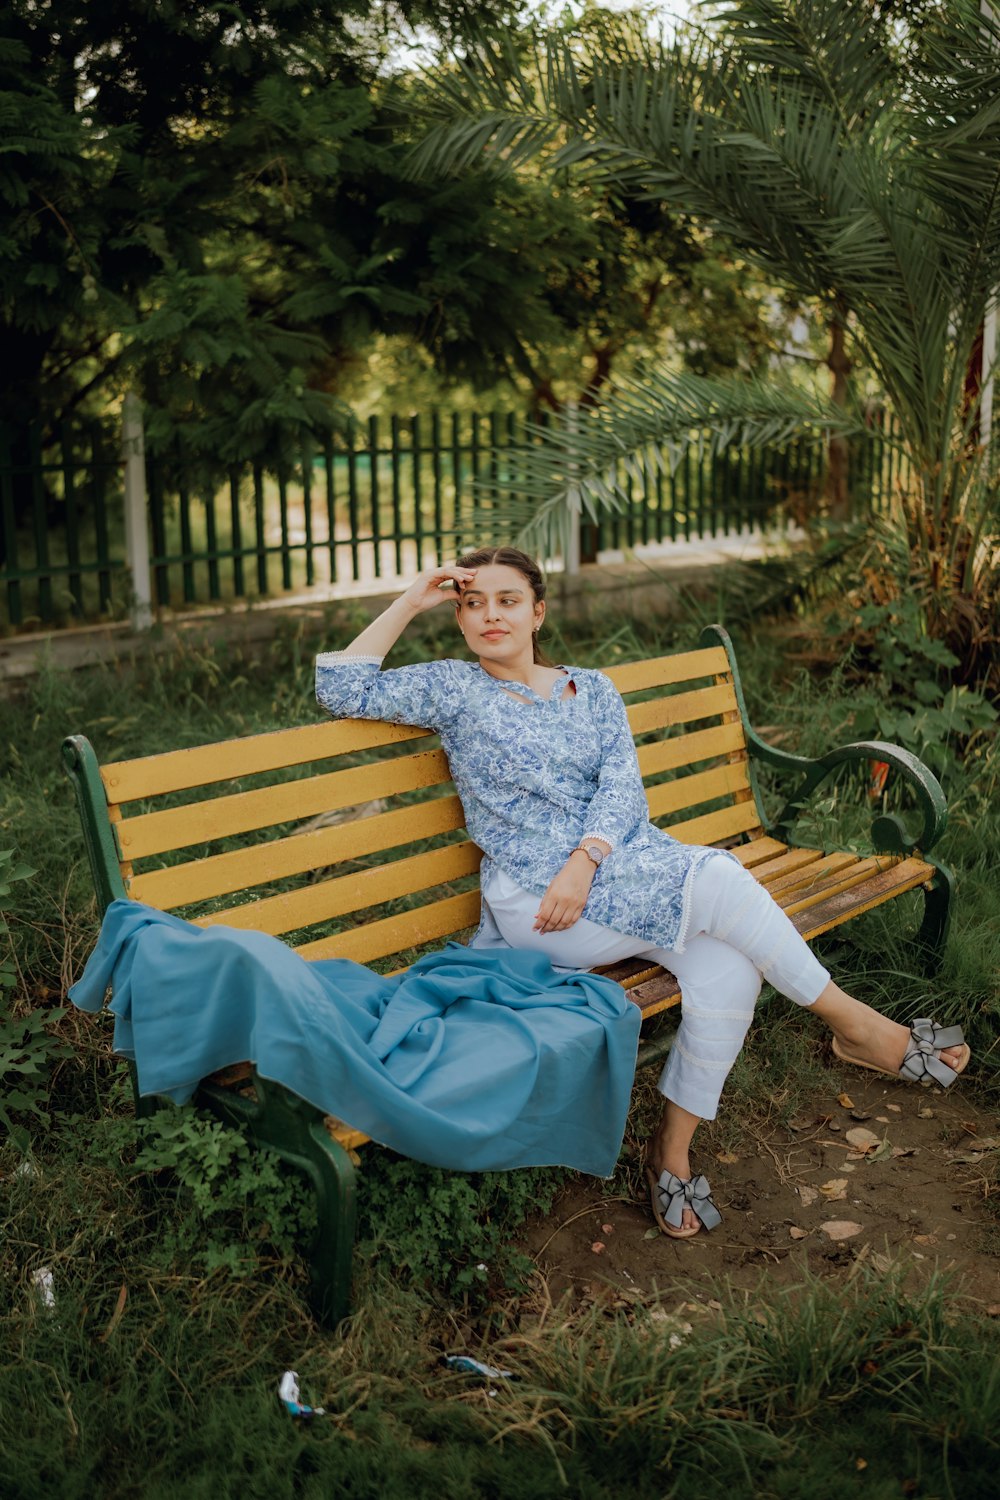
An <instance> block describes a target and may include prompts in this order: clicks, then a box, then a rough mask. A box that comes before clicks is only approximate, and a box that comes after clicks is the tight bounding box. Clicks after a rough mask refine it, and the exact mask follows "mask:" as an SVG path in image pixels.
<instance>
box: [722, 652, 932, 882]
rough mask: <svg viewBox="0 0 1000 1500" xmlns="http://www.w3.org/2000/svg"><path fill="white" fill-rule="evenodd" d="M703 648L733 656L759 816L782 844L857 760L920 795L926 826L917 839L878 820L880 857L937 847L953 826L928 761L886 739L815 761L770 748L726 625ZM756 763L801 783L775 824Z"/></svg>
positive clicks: (889, 819)
mask: <svg viewBox="0 0 1000 1500" xmlns="http://www.w3.org/2000/svg"><path fill="white" fill-rule="evenodd" d="M701 644H702V645H703V646H720V645H721V646H723V647H724V648H725V651H726V654H727V656H728V657H729V665H730V668H731V671H732V674H733V685H734V688H735V690H736V698H737V702H738V704H739V709H740V715H741V717H742V719H743V729H744V733H745V735H746V743H747V749H748V751H749V753H750V757H751V762H750V764H751V771H750V782H751V786H752V788H753V793H754V796H755V798H756V800H757V809H758V812H759V813H760V814H761V822H762V825H763V826H764V827H765V828H766V829H767V832H768V833H769V834H771V835H772V837H774V838H777V839H781V840H782V842H783V843H787V842H788V837H789V832H788V831H789V827H790V825H791V824H792V823H793V822H794V821H795V818H796V817H797V815H798V813H799V812H800V811H801V810H802V809H803V807H804V806H805V805H806V802H807V801H808V799H809V797H810V796H811V795H812V793H813V792H814V791H815V789H816V787H817V786H818V785H819V784H820V782H821V781H823V780H824V779H825V778H826V777H827V776H829V774H830V772H831V771H834V770H836V769H837V767H838V766H842V765H847V764H849V763H850V762H851V761H872V760H880V761H884V762H885V763H886V764H887V765H889V766H891V767H892V768H893V769H894V770H895V771H897V772H898V773H899V774H900V775H901V776H902V777H903V779H904V780H905V781H907V782H908V783H909V784H910V786H912V788H913V790H914V792H915V793H916V800H917V805H918V808H919V811H920V815H921V818H922V826H921V829H920V832H919V834H918V835H917V836H916V837H911V835H910V833H909V831H908V829H907V827H906V824H905V823H904V821H903V819H902V818H900V817H899V816H898V815H897V814H896V813H883V814H882V815H881V816H879V817H877V818H875V819H874V820H873V822H872V826H871V838H872V847H873V848H874V849H875V852H876V853H877V854H912V853H913V852H914V851H915V850H917V849H919V850H920V852H921V853H922V854H926V853H927V852H928V850H930V849H931V848H932V847H933V846H934V844H936V843H937V841H938V840H939V839H940V837H941V835H942V834H943V833H944V830H945V827H946V825H947V821H948V809H947V803H946V801H945V795H944V790H943V788H942V786H941V783H940V782H939V781H938V779H937V777H936V776H935V775H934V773H933V771H931V770H930V768H929V767H928V766H925V765H924V763H923V761H922V760H919V759H918V757H917V756H915V755H913V754H911V752H910V751H909V750H904V749H902V747H901V746H899V745H890V744H886V743H885V742H884V741H882V740H858V741H857V742H856V743H854V744H851V745H841V746H839V747H838V748H837V749H835V750H828V751H827V752H826V754H825V755H820V756H817V757H816V758H815V759H812V758H811V757H809V756H807V755H796V754H794V753H793V752H792V751H790V750H781V749H779V747H778V746H777V745H769V744H768V743H767V741H766V740H763V739H761V737H760V735H759V734H757V733H756V731H755V730H754V729H753V728H752V727H751V725H750V719H749V715H748V713H747V709H746V702H745V700H744V698H743V689H742V686H741V684H740V678H739V669H738V667H737V665H736V653H735V650H734V647H733V643H732V641H731V639H730V637H729V635H728V633H727V631H725V630H724V629H723V627H722V626H721V625H708V626H706V628H705V629H704V630H703V631H702V634H701ZM755 760H758V761H762V762H763V763H764V764H765V765H768V766H773V767H774V769H775V770H779V771H793V772H796V773H798V775H799V777H800V778H801V779H800V781H799V783H798V786H797V787H796V789H795V792H794V793H793V795H792V796H791V797H790V798H789V800H788V801H787V802H786V803H785V805H784V807H783V808H782V809H781V812H780V813H779V814H778V816H777V818H776V819H774V820H773V821H771V820H769V819H767V818H766V817H765V816H764V809H763V802H762V799H761V796H760V788H759V786H758V784H757V778H756V775H755V774H754V771H753V762H754V761H755Z"/></svg>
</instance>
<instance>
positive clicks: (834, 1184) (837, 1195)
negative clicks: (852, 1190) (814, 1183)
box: [819, 1177, 847, 1203]
mask: <svg viewBox="0 0 1000 1500" xmlns="http://www.w3.org/2000/svg"><path fill="white" fill-rule="evenodd" d="M819 1190H820V1192H821V1193H822V1194H823V1197H824V1198H826V1199H828V1200H829V1201H830V1202H831V1203H839V1201H840V1199H841V1198H846V1197H847V1178H846V1177H831V1179H830V1181H829V1182H821V1183H820V1186H819Z"/></svg>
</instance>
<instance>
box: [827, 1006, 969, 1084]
mask: <svg viewBox="0 0 1000 1500" xmlns="http://www.w3.org/2000/svg"><path fill="white" fill-rule="evenodd" d="M910 1037H911V1041H910V1045H909V1046H908V1047H907V1049H906V1052H905V1053H904V1055H903V1061H902V1063H901V1064H900V1068H899V1072H898V1073H893V1072H892V1070H891V1069H890V1068H879V1067H876V1065H875V1064H874V1063H870V1062H865V1061H864V1059H863V1058H860V1057H852V1056H851V1054H850V1053H849V1052H845V1051H844V1049H843V1047H841V1045H840V1043H839V1042H838V1041H837V1038H836V1037H834V1039H833V1043H832V1049H833V1055H834V1057H836V1058H839V1059H840V1061H841V1062H845V1063H851V1064H852V1065H853V1066H854V1067H856V1068H867V1069H868V1071H869V1073H881V1074H882V1076H883V1077H884V1078H895V1079H900V1078H902V1079H904V1080H905V1081H906V1082H908V1083H922V1084H924V1085H926V1084H929V1083H939V1084H940V1085H941V1087H942V1088H943V1089H947V1088H950V1087H951V1085H952V1084H953V1083H954V1082H955V1079H956V1078H957V1077H958V1075H959V1073H964V1072H965V1069H966V1068H967V1067H968V1064H969V1058H970V1057H971V1056H972V1053H971V1051H970V1050H969V1047H968V1045H967V1043H966V1040H965V1037H964V1036H963V1035H962V1028H961V1026H939V1025H938V1023H937V1021H932V1020H931V1019H930V1017H928V1016H921V1017H920V1018H919V1019H918V1020H916V1021H913V1022H911V1024H910ZM947 1047H961V1049H962V1055H961V1057H960V1058H959V1060H958V1062H957V1063H956V1064H955V1066H954V1067H952V1066H951V1064H950V1063H946V1062H945V1061H944V1060H943V1058H942V1056H941V1053H942V1052H943V1051H944V1050H945V1048H947Z"/></svg>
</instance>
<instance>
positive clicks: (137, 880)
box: [65, 646, 763, 966]
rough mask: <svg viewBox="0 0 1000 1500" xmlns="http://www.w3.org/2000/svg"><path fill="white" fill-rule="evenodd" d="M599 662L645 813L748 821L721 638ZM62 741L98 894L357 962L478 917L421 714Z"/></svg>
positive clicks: (415, 944) (738, 830) (709, 830)
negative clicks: (633, 751)
mask: <svg viewBox="0 0 1000 1500" xmlns="http://www.w3.org/2000/svg"><path fill="white" fill-rule="evenodd" d="M608 676H609V677H610V678H611V679H612V681H613V682H614V683H615V685H616V686H617V687H618V689H619V691H620V692H621V693H622V694H623V696H624V697H625V699H626V703H627V705H628V713H629V720H630V722H631V725H632V730H633V733H634V734H635V736H636V742H637V745H638V753H639V764H640V767H641V769H642V772H643V777H644V780H645V782H646V787H647V793H648V797H649V807H650V815H651V816H652V817H653V818H654V819H655V820H656V821H657V822H658V823H659V825H660V826H661V827H665V828H666V829H667V830H668V831H669V832H670V833H672V834H673V835H674V836H675V837H676V838H679V839H682V840H684V841H685V842H688V843H699V844H715V843H734V842H739V841H741V840H742V839H743V838H746V837H750V838H754V837H759V836H760V835H761V834H762V831H763V830H762V828H761V819H760V815H759V812H758V809H757V806H756V802H755V799H754V795H753V791H752V789H751V783H750V778H749V767H748V757H747V748H746V741H745V736H744V731H743V723H742V719H741V715H740V710H739V703H738V699H737V694H736V690H735V686H734V682H733V674H732V671H731V668H730V664H729V659H728V657H727V654H726V651H725V649H724V648H723V647H722V646H713V647H709V648H707V649H703V650H698V651H690V652H685V653H683V654H679V655H674V656H663V657H658V658H656V659H654V660H650V661H642V662H633V663H629V664H627V665H625V666H620V667H613V668H611V669H610V670H609V671H608ZM65 755H66V760H67V765H68V769H69V770H70V773H71V775H72V776H73V778H74V780H75V782H76V785H77V789H78V793H79V796H80V801H81V810H82V812H83V817H84V824H85V829H86V831H87V840H88V847H89V852H90V856H91V862H92V865H93V867H94V874H95V880H96V882H97V885H98V890H99V891H100V892H101V894H102V899H103V901H104V902H105V903H106V902H107V901H108V900H111V899H113V898H114V896H116V895H122V894H125V895H128V896H130V897H132V898H134V899H136V900H139V901H143V902H146V903H147V904H148V905H150V906H155V907H158V908H160V909H161V910H165V911H176V912H178V914H180V915H182V916H185V917H188V918H189V919H190V920H192V921H195V922H197V923H198V924H200V925H210V924H212V923H219V922H225V923H228V924H230V925H231V926H236V927H245V928H254V929H256V930H258V931H263V932H268V933H272V934H275V935H281V936H283V937H285V938H286V939H290V940H291V942H292V943H293V946H295V947H296V948H297V949H298V951H299V952H300V953H302V954H304V955H306V956H307V957H310V958H332V957H337V958H351V959H355V960H357V961H358V962H362V963H370V962H372V961H373V960H382V959H387V958H390V959H396V958H398V959H399V961H400V962H406V961H409V960H410V959H411V958H412V956H413V950H414V949H417V948H419V947H420V946H421V945H423V944H425V943H430V942H435V943H439V942H441V941H442V940H443V939H445V938H448V937H450V936H453V935H456V934H458V933H460V932H462V931H463V930H465V929H467V928H469V927H470V926H472V925H474V924H475V923H476V922H477V921H478V917H479V892H478V881H477V878H476V872H477V870H478V867H479V861H480V851H479V850H478V849H477V848H476V846H475V845H474V844H472V843H471V841H470V840H469V839H468V838H466V837H463V834H464V816H463V812H462V807H461V804H460V802H459V800H458V798H457V796H456V795H455V793H454V789H453V787H452V786H451V784H450V773H449V769H448V763H447V760H446V758H445V755H444V752H443V751H442V750H441V749H440V748H437V741H436V740H435V739H433V738H432V737H430V736H429V735H428V732H427V731H426V730H422V729H414V728H409V727H406V726H400V725H392V724H384V723H372V722H367V721H364V720H360V719H349V720H337V721H330V722H326V723H322V724H315V725H307V726H304V727H302V728H299V729H288V730H278V731H276V732H274V733H270V734H258V735H250V736H246V737H244V738H240V739H235V740H228V741H225V742H223V743H220V744H214V745H202V746H198V747H196V748H194V749H188V750H177V751H170V752H167V753H166V754H162V755H151V756H144V757H143V758H142V759H139V760H130V761H118V762H113V763H110V764H107V765H105V766H101V767H98V765H97V762H96V758H95V757H94V755H93V751H92V750H91V748H90V746H89V745H88V744H87V742H86V740H84V739H82V738H81V737H73V738H72V739H71V740H69V741H67V743H66V747H65ZM339 819H342V821H338V820H339ZM380 966H381V965H380Z"/></svg>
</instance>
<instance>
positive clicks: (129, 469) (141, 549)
mask: <svg viewBox="0 0 1000 1500" xmlns="http://www.w3.org/2000/svg"><path fill="white" fill-rule="evenodd" d="M122 457H123V458H124V460H125V561H126V565H127V567H128V570H129V573H130V574H131V578H132V604H131V615H132V629H133V630H148V629H149V627H150V626H151V625H152V623H153V612H152V599H153V592H152V587H151V581H150V573H149V532H148V530H147V526H146V512H147V509H148V501H147V496H146V445H145V439H144V435H143V429H142V404H141V402H140V401H139V398H138V396H137V395H136V394H135V392H134V391H126V393H125V400H124V402H123V403H122Z"/></svg>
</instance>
